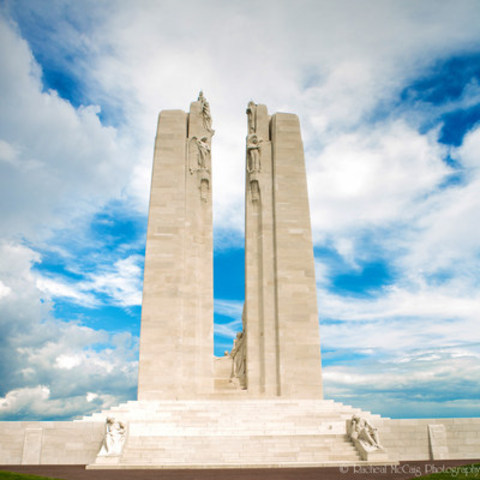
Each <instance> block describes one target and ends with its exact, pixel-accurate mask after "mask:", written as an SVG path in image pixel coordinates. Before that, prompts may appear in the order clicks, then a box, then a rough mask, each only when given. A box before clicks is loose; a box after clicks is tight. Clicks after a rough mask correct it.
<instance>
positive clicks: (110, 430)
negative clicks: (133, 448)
mask: <svg viewBox="0 0 480 480" xmlns="http://www.w3.org/2000/svg"><path fill="white" fill-rule="evenodd" d="M126 434H127V429H126V427H125V425H124V424H123V423H122V422H120V421H117V420H116V419H115V418H113V417H108V418H107V420H106V422H105V436H104V437H103V444H102V448H101V449H100V452H99V453H98V455H99V456H101V457H109V456H114V455H120V454H121V453H122V450H123V445H124V444H125V437H126Z"/></svg>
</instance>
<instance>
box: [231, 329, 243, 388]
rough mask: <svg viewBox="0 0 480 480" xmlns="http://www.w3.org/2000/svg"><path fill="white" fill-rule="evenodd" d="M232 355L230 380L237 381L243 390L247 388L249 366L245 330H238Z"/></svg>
mask: <svg viewBox="0 0 480 480" xmlns="http://www.w3.org/2000/svg"><path fill="white" fill-rule="evenodd" d="M230 356H231V357H232V373H231V375H230V382H232V383H237V384H238V386H239V387H240V388H241V389H242V390H246V388H247V375H246V374H247V368H246V344H245V332H238V333H237V337H236V338H235V340H234V341H233V348H232V351H231V352H230Z"/></svg>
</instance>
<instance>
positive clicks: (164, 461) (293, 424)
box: [82, 399, 397, 469]
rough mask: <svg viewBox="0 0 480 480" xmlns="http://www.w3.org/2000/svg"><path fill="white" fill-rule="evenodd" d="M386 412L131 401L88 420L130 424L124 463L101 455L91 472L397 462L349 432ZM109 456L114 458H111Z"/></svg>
mask: <svg viewBox="0 0 480 480" xmlns="http://www.w3.org/2000/svg"><path fill="white" fill-rule="evenodd" d="M354 414H355V415H362V416H364V417H368V419H369V421H371V422H377V423H378V422H379V421H380V420H381V417H380V416H379V415H372V414H370V413H369V412H362V411H361V410H359V409H355V408H353V407H349V406H345V405H343V404H341V403H337V402H334V401H331V400H280V399H278V400H277V399H268V400H264V399H262V400H260V399H239V400H224V399H222V400H204V401H200V400H183V401H182V400H180V401H179V400H177V401H148V402H147V401H139V402H128V403H126V404H124V405H120V406H118V407H116V408H113V409H111V410H109V411H106V412H102V413H101V414H95V415H93V416H91V417H86V418H84V419H83V420H82V421H83V422H92V421H93V422H96V421H105V418H106V417H115V418H116V419H118V420H119V421H121V422H122V423H124V424H126V425H127V434H126V439H125V446H124V448H123V451H122V454H121V456H120V458H118V457H115V460H114V461H112V462H107V461H106V458H105V457H103V456H98V457H97V458H96V459H95V461H94V462H92V463H91V464H89V465H88V466H87V468H89V469H105V468H108V469H112V468H121V469H126V468H129V469H139V468H140V469H142V468H229V467H231V468H239V467H241V468H248V467H252V468H253V467H269V468H271V467H318V466H335V465H354V464H359V463H375V464H393V463H397V459H396V458H391V457H389V456H388V455H383V456H381V458H378V459H375V458H372V459H369V461H368V462H364V461H362V457H361V455H360V452H359V451H358V449H357V448H356V447H355V446H354V445H353V443H352V442H351V440H350V438H349V437H348V435H347V433H346V429H345V424H346V421H347V419H349V418H351V416H352V415H354ZM107 458H108V457H107Z"/></svg>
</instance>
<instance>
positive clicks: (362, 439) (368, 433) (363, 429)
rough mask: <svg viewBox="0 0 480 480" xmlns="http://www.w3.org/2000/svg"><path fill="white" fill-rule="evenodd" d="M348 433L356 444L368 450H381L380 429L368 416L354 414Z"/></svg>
mask: <svg viewBox="0 0 480 480" xmlns="http://www.w3.org/2000/svg"><path fill="white" fill-rule="evenodd" d="M347 434H348V436H349V437H350V438H351V440H352V441H353V443H354V444H357V443H360V445H361V446H362V447H363V448H364V449H365V450H367V451H372V450H380V449H382V448H383V447H382V446H381V445H380V440H379V437H378V430H377V428H375V427H374V426H373V425H372V424H371V423H369V422H368V420H367V419H366V418H362V417H359V416H358V415H354V416H353V417H352V418H351V419H350V421H349V423H348V426H347Z"/></svg>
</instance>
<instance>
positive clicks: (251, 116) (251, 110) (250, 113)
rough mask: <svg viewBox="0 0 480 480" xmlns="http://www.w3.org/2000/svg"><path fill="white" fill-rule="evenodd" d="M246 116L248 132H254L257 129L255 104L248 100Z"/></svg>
mask: <svg viewBox="0 0 480 480" xmlns="http://www.w3.org/2000/svg"><path fill="white" fill-rule="evenodd" d="M247 118H248V133H249V134H250V133H255V132H256V131H257V104H256V103H255V102H254V101H253V100H250V101H249V102H248V106H247Z"/></svg>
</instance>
